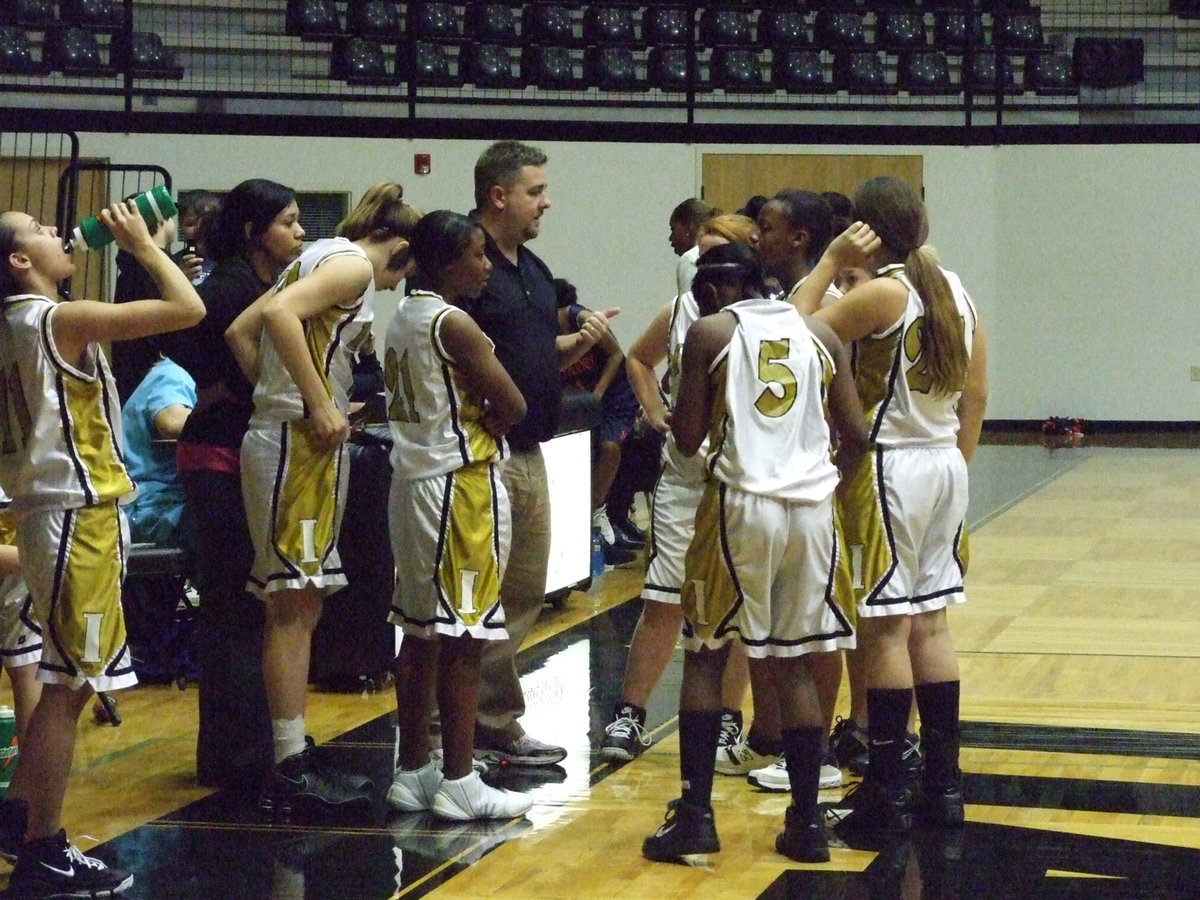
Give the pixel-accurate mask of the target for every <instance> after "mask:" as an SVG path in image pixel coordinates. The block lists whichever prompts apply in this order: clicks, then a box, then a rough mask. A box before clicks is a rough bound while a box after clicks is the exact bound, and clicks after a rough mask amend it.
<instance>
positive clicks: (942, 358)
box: [904, 247, 970, 397]
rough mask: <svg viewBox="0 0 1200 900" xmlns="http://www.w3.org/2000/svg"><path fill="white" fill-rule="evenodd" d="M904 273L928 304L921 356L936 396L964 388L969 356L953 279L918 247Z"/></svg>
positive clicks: (953, 392)
mask: <svg viewBox="0 0 1200 900" xmlns="http://www.w3.org/2000/svg"><path fill="white" fill-rule="evenodd" d="M904 273H905V275H907V276H908V280H909V281H910V282H912V286H913V287H914V288H915V289H916V291H917V294H918V295H920V297H921V302H922V303H923V304H924V305H925V327H924V328H923V329H922V330H921V358H922V359H923V360H924V362H925V372H926V374H927V375H928V376H929V381H930V389H931V391H932V393H933V394H934V396H941V397H945V396H949V395H951V394H956V393H958V392H959V391H961V390H962V387H963V384H964V383H966V380H967V368H968V366H969V364H970V359H969V358H968V356H967V341H966V335H965V330H964V325H963V320H962V316H961V315H960V314H959V312H958V304H956V303H955V302H954V292H953V291H952V290H951V289H950V282H948V281H947V280H946V276H945V275H944V274H942V270H941V268H940V267H939V266H938V264H937V258H936V257H935V256H934V255H933V253H932V251H931V250H927V249H926V248H924V247H917V248H916V249H915V250H912V251H910V252H909V254H908V258H907V259H905V261H904Z"/></svg>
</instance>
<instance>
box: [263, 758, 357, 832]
mask: <svg viewBox="0 0 1200 900" xmlns="http://www.w3.org/2000/svg"><path fill="white" fill-rule="evenodd" d="M373 787H374V786H373V785H372V784H371V781H370V779H368V778H364V777H362V776H361V775H350V774H347V773H345V772H337V771H333V770H329V769H325V768H323V767H319V766H318V765H317V764H316V760H315V759H314V758H313V751H312V748H311V747H310V748H306V749H305V750H302V751H301V752H299V753H295V754H293V755H291V756H289V757H288V758H287V759H285V760H283V762H280V763H276V764H275V767H274V768H273V769H272V770H271V774H270V775H268V776H267V783H266V785H264V787H263V792H262V795H261V797H260V798H259V801H258V807H259V810H260V811H261V812H262V813H263V814H264V815H266V816H270V817H278V818H289V817H291V816H293V815H298V816H302V817H303V816H325V815H330V814H334V815H336V814H344V815H363V814H367V813H370V812H371V811H372V810H373V808H374V802H373V800H372V796H371V795H372V790H373Z"/></svg>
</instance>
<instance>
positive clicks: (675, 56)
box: [646, 47, 699, 93]
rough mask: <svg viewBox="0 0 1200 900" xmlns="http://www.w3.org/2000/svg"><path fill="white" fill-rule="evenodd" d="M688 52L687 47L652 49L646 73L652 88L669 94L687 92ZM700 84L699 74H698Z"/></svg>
mask: <svg viewBox="0 0 1200 900" xmlns="http://www.w3.org/2000/svg"><path fill="white" fill-rule="evenodd" d="M687 67H688V52H687V48H686V47H651V48H650V55H649V62H648V65H647V71H646V81H647V82H649V85H650V87H656V88H659V89H661V90H664V91H668V92H678V93H681V92H683V91H686V90H687V83H688V75H687ZM696 80H697V83H698V82H699V72H697V74H696Z"/></svg>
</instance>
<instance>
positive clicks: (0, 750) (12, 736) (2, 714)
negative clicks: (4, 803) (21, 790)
mask: <svg viewBox="0 0 1200 900" xmlns="http://www.w3.org/2000/svg"><path fill="white" fill-rule="evenodd" d="M17 753H18V749H17V714H16V713H15V712H14V711H13V708H12V707H11V706H0V797H3V796H4V795H5V794H7V793H8V787H9V785H11V784H12V779H13V773H14V772H16V771H17Z"/></svg>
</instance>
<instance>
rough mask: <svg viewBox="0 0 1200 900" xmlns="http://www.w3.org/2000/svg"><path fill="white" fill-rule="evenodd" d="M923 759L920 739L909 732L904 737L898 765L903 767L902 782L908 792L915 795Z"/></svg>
mask: <svg viewBox="0 0 1200 900" xmlns="http://www.w3.org/2000/svg"><path fill="white" fill-rule="evenodd" d="M924 759H925V757H924V756H923V755H922V753H921V739H920V737H918V736H917V735H915V734H913V733H912V732H911V731H910V732H909V733H908V734H906V735H905V736H904V750H903V752H902V753H901V754H900V765H901V766H903V767H904V782H905V784H907V785H908V788H909V791H910V792H912V793H916V789H917V785H918V784H919V783H920V781H921V766H922V765H923V763H924Z"/></svg>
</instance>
